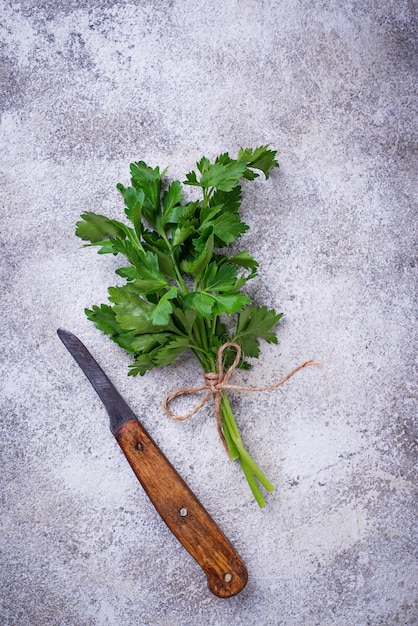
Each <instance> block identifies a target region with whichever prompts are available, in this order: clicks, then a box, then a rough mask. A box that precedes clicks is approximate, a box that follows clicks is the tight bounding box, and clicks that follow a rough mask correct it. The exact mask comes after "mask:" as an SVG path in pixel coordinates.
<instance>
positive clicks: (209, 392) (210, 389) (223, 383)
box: [163, 341, 321, 449]
mask: <svg viewBox="0 0 418 626" xmlns="http://www.w3.org/2000/svg"><path fill="white" fill-rule="evenodd" d="M230 347H232V348H234V349H235V353H236V354H235V359H234V361H233V363H232V364H231V365H230V366H229V368H228V369H227V370H226V372H224V369H223V362H222V361H223V353H224V351H225V350H226V349H227V348H230ZM240 358H241V347H240V346H239V345H238V344H237V343H235V342H234V341H227V342H226V343H224V344H223V345H222V346H221V347H220V348H219V350H218V371H217V372H205V373H204V374H203V378H204V381H205V384H204V385H203V386H202V387H181V388H180V389H177V390H176V391H173V392H172V393H170V394H169V395H168V396H167V397H166V399H165V400H164V402H163V410H164V413H165V414H166V415H168V416H169V417H171V418H172V419H174V420H177V421H183V420H187V419H189V418H190V417H193V415H196V413H198V411H200V409H201V408H203V407H204V406H205V404H206V403H207V401H208V400H209V398H210V397H211V396H214V399H215V419H216V427H217V430H218V433H219V436H220V438H221V440H222V442H223V444H224V446H225V448H226V449H227V445H226V441H225V437H224V434H223V432H222V427H221V400H222V392H223V391H224V390H225V389H235V390H236V391H270V390H271V389H277V387H281V386H282V385H284V383H285V382H287V381H288V380H289V378H291V377H292V376H294V375H295V374H296V373H297V372H299V371H300V370H302V369H304V368H305V367H310V366H314V367H319V368H321V364H320V363H318V362H317V361H314V359H309V360H308V361H304V362H303V363H301V364H300V365H298V366H297V367H295V368H294V369H292V370H291V371H290V372H289V373H288V374H286V376H284V377H283V378H282V379H281V380H279V381H278V382H276V383H273V384H272V385H267V386H264V387H248V386H245V385H231V384H230V382H229V380H230V378H231V376H232V374H233V373H234V371H235V369H236V368H237V365H238V363H239V361H240ZM203 391H205V392H206V393H205V395H204V396H203V397H202V399H201V400H200V402H198V404H196V406H195V407H194V408H193V409H192V410H191V411H189V413H186V414H184V415H176V414H175V413H173V412H172V411H171V409H170V404H171V402H172V401H173V400H175V398H179V397H180V396H185V395H193V394H198V393H202V392H203Z"/></svg>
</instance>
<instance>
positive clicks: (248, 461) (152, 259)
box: [76, 146, 282, 506]
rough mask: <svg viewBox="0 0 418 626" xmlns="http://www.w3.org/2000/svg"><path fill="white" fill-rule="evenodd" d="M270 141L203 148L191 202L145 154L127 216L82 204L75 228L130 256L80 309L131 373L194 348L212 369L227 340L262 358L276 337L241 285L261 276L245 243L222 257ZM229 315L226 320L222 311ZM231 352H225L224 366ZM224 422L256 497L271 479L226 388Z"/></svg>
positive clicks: (271, 156) (269, 162) (125, 192)
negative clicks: (118, 280)
mask: <svg viewBox="0 0 418 626" xmlns="http://www.w3.org/2000/svg"><path fill="white" fill-rule="evenodd" d="M275 157H276V152H275V151H273V150H270V149H269V147H268V146H260V147H259V148H256V149H255V150H252V149H245V150H243V149H241V150H240V151H239V153H238V156H237V158H236V159H232V158H231V157H230V156H229V155H228V153H224V154H221V155H220V156H219V157H218V158H217V159H216V160H215V161H214V162H213V163H211V162H210V161H209V160H208V159H207V158H205V157H203V158H202V159H201V160H200V161H199V162H198V163H197V164H196V166H197V171H192V172H189V173H188V174H187V176H186V180H185V181H184V185H190V186H193V187H198V188H200V192H201V196H202V198H201V199H199V200H195V201H191V202H187V201H186V200H185V199H184V196H183V188H182V185H181V183H180V182H179V181H178V180H175V181H173V182H171V183H170V184H167V183H166V182H165V174H166V170H164V171H162V172H160V169H159V168H158V167H156V168H154V169H153V168H151V167H149V166H148V165H146V164H145V163H144V162H142V161H139V162H137V163H132V164H131V166H130V172H131V186H129V187H125V186H124V185H122V184H118V185H117V188H118V190H119V191H120V193H121V195H122V197H123V199H124V203H125V214H126V217H127V219H128V220H129V222H130V224H129V225H127V224H125V223H124V222H120V221H118V220H115V219H110V218H108V217H106V216H104V215H99V214H97V213H93V212H87V213H83V214H82V215H81V218H82V220H81V221H79V222H77V230H76V234H77V235H78V236H79V237H80V238H81V239H83V240H84V241H89V242H90V244H87V245H92V246H99V254H107V253H109V254H114V255H118V254H121V255H122V256H124V257H125V258H126V259H127V262H128V263H127V265H124V266H123V267H120V268H119V269H117V270H116V273H117V274H118V275H119V276H121V277H122V278H123V279H124V280H125V281H126V282H125V284H123V285H122V286H116V287H109V301H110V303H111V304H101V305H100V306H93V307H92V308H91V309H86V315H87V317H88V319H89V320H91V321H92V322H94V323H95V324H96V326H97V328H98V329H99V330H101V331H103V332H104V333H105V334H107V335H109V336H110V338H111V339H112V340H113V341H115V342H116V343H117V344H119V345H120V346H121V347H122V348H123V349H124V350H126V352H127V353H128V354H131V355H133V363H132V364H131V365H130V371H129V374H130V375H131V376H136V375H137V374H141V375H143V374H145V372H147V371H148V370H151V369H153V368H155V367H160V366H162V365H169V364H170V363H172V362H173V361H174V360H175V358H176V357H177V356H178V355H179V354H180V353H182V352H183V351H184V350H191V352H192V353H193V354H194V356H195V357H196V359H197V360H198V361H199V363H200V365H201V367H202V369H203V371H204V372H214V371H216V369H217V354H218V350H219V348H220V347H221V346H222V345H223V344H224V343H226V342H227V341H233V342H235V343H237V344H239V346H240V347H241V351H242V356H241V359H240V362H239V364H238V367H241V368H244V369H248V368H249V367H250V365H249V363H248V361H246V357H258V355H259V353H260V344H259V339H260V338H261V339H264V340H266V341H268V342H271V343H277V337H276V335H275V334H274V332H272V328H273V327H274V326H275V324H276V323H277V322H278V320H279V319H280V318H281V316H282V314H277V313H276V312H275V311H274V310H268V309H267V307H265V306H257V305H254V304H251V300H250V298H249V297H248V296H247V295H246V294H245V293H243V292H242V289H243V287H244V286H245V284H246V282H247V281H248V280H251V279H253V278H254V277H255V276H256V275H257V267H258V263H257V261H256V260H255V259H254V258H253V257H252V256H251V255H250V254H249V253H248V251H246V250H244V251H242V252H238V253H235V254H233V255H232V256H227V255H226V254H225V248H226V247H227V245H228V244H231V243H233V242H234V241H236V240H237V239H238V238H239V237H240V236H241V235H242V234H243V233H244V232H245V231H246V230H247V229H248V226H247V225H246V224H245V223H244V222H242V221H241V219H240V216H239V208H240V204H241V197H242V193H241V184H240V183H241V181H242V180H243V179H246V180H249V181H251V180H254V179H255V178H256V177H258V175H259V174H258V173H257V171H261V172H263V173H264V175H265V177H266V178H268V177H269V175H270V172H271V170H272V169H273V168H275V167H278V163H277V161H276V159H275ZM228 318H229V319H228ZM234 358H235V351H234V349H233V348H231V347H229V348H227V349H226V350H225V351H224V355H223V365H224V369H226V368H227V367H229V366H230V365H231V363H232V362H233V361H234ZM220 410H221V427H222V432H223V434H224V437H225V441H226V443H227V447H228V450H229V454H230V457H231V459H238V460H239V463H240V464H241V467H242V470H243V472H244V474H245V477H246V479H247V481H248V483H249V486H250V488H251V490H252V492H253V494H254V497H255V498H256V500H257V502H258V504H259V505H260V506H264V504H265V499H264V497H263V494H262V492H261V490H260V485H261V486H263V487H264V488H265V489H266V490H267V491H273V490H274V488H273V486H272V485H271V483H270V482H269V480H268V479H267V478H266V476H265V475H264V473H263V472H262V471H261V470H260V469H259V467H258V466H257V465H256V463H255V462H254V460H253V459H252V458H251V456H250V455H249V453H248V452H247V450H246V449H245V447H244V444H243V442H242V439H241V437H240V434H239V431H238V427H237V424H236V422H235V419H234V416H233V413H232V410H231V406H230V403H229V400H228V396H227V394H226V392H225V391H223V392H222V400H221V404H220Z"/></svg>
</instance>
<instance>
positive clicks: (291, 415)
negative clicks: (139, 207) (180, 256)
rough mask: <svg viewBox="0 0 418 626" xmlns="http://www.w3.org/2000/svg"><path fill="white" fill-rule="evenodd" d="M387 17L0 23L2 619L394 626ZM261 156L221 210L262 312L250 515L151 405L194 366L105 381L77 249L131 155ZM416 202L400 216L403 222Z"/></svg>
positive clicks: (141, 5) (396, 257) (402, 148)
mask: <svg viewBox="0 0 418 626" xmlns="http://www.w3.org/2000/svg"><path fill="white" fill-rule="evenodd" d="M413 5H414V3H413V2H412V1H406V0H383V1H382V2H376V1H375V0H366V1H364V2H357V1H356V0H348V1H346V2H342V1H338V0H330V1H328V2H324V1H322V0H315V1H314V2H311V1H309V0H298V1H296V0H294V1H292V0H283V1H281V2H273V1H271V2H267V1H261V0H260V1H255V2H254V1H251V2H250V1H248V0H240V1H238V0H223V1H222V2H220V1H215V2H204V1H203V0H171V1H166V2H159V1H158V0H154V1H152V0H145V1H143V2H137V3H134V2H125V1H124V0H119V1H118V2H115V1H113V0H101V1H100V2H99V1H98V0H91V1H90V2H89V1H87V0H65V1H63V0H59V1H56V0H54V1H52V0H37V1H35V0H22V1H21V2H6V1H3V2H2V3H1V16H0V20H1V38H2V42H3V44H2V64H1V76H2V82H3V86H2V98H3V100H2V119H1V129H0V130H1V167H2V205H1V235H0V237H1V240H0V241H1V254H2V256H1V299H2V304H1V311H2V315H1V321H0V324H1V338H2V339H1V364H0V369H1V428H2V436H1V453H2V466H1V467H2V487H1V489H2V491H1V493H2V513H1V521H2V530H1V532H2V534H1V544H2V545H1V548H2V550H1V554H2V556H1V559H2V563H1V565H2V567H1V576H2V580H1V581H0V589H1V596H2V608H1V614H0V623H1V624H2V626H3V625H4V626H6V625H7V626H50V625H51V626H53V625H65V626H70V625H71V626H73V625H74V626H93V625H94V626H96V625H97V626H102V625H109V626H131V625H134V624H135V625H136V624H141V625H144V626H151V625H156V626H164V625H167V626H189V625H192V624H193V625H196V624H197V625H198V626H203V625H204V626H227V625H228V626H230V625H241V624H242V625H243V626H252V625H254V626H255V625H261V626H276V625H277V626H278V625H283V626H284V625H289V626H311V625H312V626H313V625H315V626H348V625H350V626H351V625H352V624H356V626H366V625H367V626H377V625H382V626H392V625H394V624H400V625H403V626H404V625H406V624H416V623H417V619H418V618H417V610H418V609H417V606H416V604H415V599H416V590H417V584H416V583H417V569H416V565H415V560H414V547H415V545H414V544H415V540H414V536H415V535H414V500H413V497H414V492H413V481H414V475H413V472H414V458H415V454H416V447H414V446H415V444H414V435H413V426H414V424H413V420H414V418H415V411H416V404H414V391H416V387H415V384H414V381H416V371H415V370H414V365H415V364H414V358H415V356H416V347H417V333H416V309H415V308H414V290H415V286H416V260H415V259H414V250H415V249H414V237H415V227H416V211H415V212H414V200H415V199H414V186H413V184H414V182H415V181H414V173H416V161H414V152H413V150H414V142H415V140H416V136H414V133H416V125H415V124H416V116H415V114H414V113H415V111H416V109H415V111H414V107H416V99H415V92H414V86H415V84H416V72H415V69H416V68H415V67H414V63H415V61H416V50H414V44H415V40H414V37H415V36H416V22H415V16H414V7H413ZM263 143H270V144H271V145H272V146H273V147H275V148H277V149H278V151H279V160H280V163H281V169H280V170H279V171H276V172H275V173H274V174H273V176H272V177H271V178H270V179H269V180H268V181H267V182H266V181H263V180H261V178H260V179H259V180H258V181H257V182H256V183H254V184H251V185H248V186H246V187H245V190H244V203H243V207H242V212H243V217H244V220H245V221H247V222H248V223H249V224H250V227H251V228H250V230H249V231H248V232H247V233H246V234H245V235H244V236H243V238H242V242H241V244H242V246H241V247H242V248H247V249H249V250H250V251H251V252H252V253H253V255H254V256H255V257H256V258H257V259H258V260H259V262H260V275H259V278H258V279H256V281H253V286H251V289H252V294H253V295H254V297H255V298H256V300H257V301H258V302H259V303H260V304H266V305H268V306H270V307H274V308H276V309H277V310H281V311H284V312H285V318H284V321H283V322H282V323H281V325H280V331H279V338H280V345H279V346H270V345H264V346H263V352H262V358H260V359H259V360H258V361H257V362H256V363H255V364H254V369H253V371H252V374H251V378H250V377H249V374H248V373H240V374H237V377H236V382H239V381H240V382H244V383H247V384H263V383H264V382H265V383H271V382H274V381H275V380H276V379H277V378H278V377H280V376H281V375H283V374H284V373H285V372H286V371H288V370H289V369H291V368H292V367H294V366H295V365H296V364H297V363H299V362H300V361H302V360H304V359H306V358H310V357H314V358H316V359H318V360H320V361H321V362H322V363H323V365H324V370H323V372H322V373H321V372H319V371H317V370H315V369H312V370H309V371H308V370H306V371H304V372H302V373H300V374H298V375H297V376H296V377H295V378H293V379H292V380H291V381H290V382H289V383H288V384H287V385H286V387H283V388H282V390H281V391H275V392H270V393H263V394H243V393H241V394H239V395H238V394H235V395H234V398H233V401H234V408H235V411H236V414H237V416H238V418H239V422H240V425H241V427H242V430H243V435H244V438H245V441H246V442H247V445H248V447H249V448H250V451H251V453H252V454H253V455H254V456H255V457H256V459H257V460H258V461H259V463H260V464H261V465H262V467H263V468H264V469H265V471H266V473H267V474H268V475H269V476H270V478H271V479H272V481H273V482H274V483H275V484H276V485H277V487H278V489H277V492H276V493H275V494H274V495H273V496H272V497H270V498H269V504H268V506H267V507H266V508H265V509H263V510H262V511H261V510H258V508H257V506H256V505H255V504H254V503H253V501H252V498H251V494H250V493H249V491H248V489H247V486H246V484H245V481H244V480H243V478H242V477H241V475H240V472H239V469H238V467H237V466H236V465H235V464H233V463H228V461H227V460H226V457H225V454H224V451H223V449H222V446H221V445H220V443H219V441H218V439H217V435H216V432H215V427H214V422H213V417H212V414H211V410H210V407H207V408H206V409H204V410H202V411H201V413H200V414H199V415H198V416H196V417H195V418H194V419H193V420H191V421H189V422H187V423H183V424H178V423H174V422H172V421H170V420H169V419H168V418H166V417H165V416H164V414H163V413H162V410H161V401H162V399H163V398H164V396H165V395H166V394H167V393H169V392H170V391H172V390H173V389H175V388H176V387H177V386H179V385H182V384H192V385H193V384H195V383H197V382H198V380H199V378H198V372H197V370H196V366H195V364H194V362H193V361H192V360H191V359H187V358H182V359H180V360H179V361H178V362H177V363H176V366H173V367H170V368H167V369H165V370H160V371H158V370H157V371H153V372H151V373H149V374H148V375H147V376H146V377H144V378H142V379H141V378H139V377H138V378H137V379H128V378H127V376H126V373H127V365H128V362H129V359H128V358H127V357H126V356H125V355H124V354H123V353H122V351H121V350H120V349H119V348H118V347H117V346H115V345H113V344H112V343H111V342H110V341H109V340H108V339H106V338H105V337H104V336H102V335H101V333H99V332H98V331H97V330H96V329H95V328H94V326H93V325H92V324H90V323H89V322H88V321H87V320H86V319H85V317H84V313H83V308H84V307H85V306H91V305H92V304H94V303H99V302H103V301H105V299H106V288H107V286H108V285H109V284H112V282H113V281H114V275H113V270H114V269H115V268H116V267H117V259H114V258H107V257H98V256H97V255H96V252H95V250H88V249H87V250H82V249H81V248H80V242H79V240H78V239H76V237H75V236H74V225H75V222H76V220H77V218H78V216H79V214H80V213H81V212H82V211H84V210H94V211H99V212H103V213H105V214H108V215H110V216H113V217H119V216H120V214H121V210H122V205H121V200H120V198H119V195H118V193H117V191H116V189H115V184H116V183H117V182H123V183H125V184H126V182H127V181H128V174H129V169H128V168H129V163H130V162H131V161H132V160H140V159H144V160H146V161H147V162H149V163H150V164H151V165H153V166H155V165H160V166H162V167H165V166H169V167H170V170H169V175H170V176H171V177H172V178H180V179H181V180H182V179H183V177H184V174H185V173H186V172H187V171H188V170H189V169H190V168H192V167H193V165H194V163H195V161H196V160H197V159H199V158H200V157H201V156H202V154H205V155H206V156H208V157H209V158H213V157H215V156H216V155H217V154H219V153H221V152H223V151H226V150H228V151H230V153H231V155H235V154H236V152H237V150H238V149H239V147H240V146H243V147H247V146H248V147H255V146H257V145H260V144H263ZM415 207H416V205H415ZM59 326H63V327H65V328H68V329H69V330H72V331H73V332H75V333H76V334H78V335H79V336H80V338H81V339H82V340H83V341H84V342H85V343H86V344H87V345H88V347H89V348H90V349H91V350H92V352H93V354H94V355H95V356H96V357H97V359H98V360H99V361H100V363H101V364H102V365H103V367H104V368H105V369H106V370H107V371H108V373H109V374H110V376H111V377H112V379H113V380H114V382H115V383H116V384H117V386H118V387H119V389H120V390H121V392H122V393H123V394H124V396H125V397H126V399H127V400H128V402H129V403H130V404H131V405H132V407H133V408H134V410H135V411H136V412H137V413H138V415H139V416H141V417H143V422H144V424H145V426H146V427H147V428H148V429H149V431H150V432H151V433H152V434H153V436H154V437H155V439H156V440H157V441H158V443H159V444H160V446H161V447H162V448H163V450H164V451H165V452H166V454H167V455H168V456H169V458H170V459H171V460H172V462H173V463H174V464H175V465H176V467H177V468H178V470H179V471H180V473H182V474H183V476H184V477H185V479H186V480H187V481H188V482H189V484H190V485H191V487H192V488H193V490H194V491H195V492H196V494H197V495H198V496H199V498H200V499H201V500H202V502H203V503H204V504H205V506H207V508H208V509H209V511H210V512H211V513H212V515H213V516H214V517H215V519H216V520H217V521H218V523H219V524H220V526H221V527H222V529H223V530H224V531H225V532H226V534H227V535H228V536H229V537H230V539H231V540H232V541H233V542H234V543H235V545H236V547H237V548H238V550H239V552H240V553H241V554H242V556H243V558H244V560H245V561H246V563H247V566H248V569H249V574H250V578H249V582H248V585H247V587H246V589H245V590H244V592H243V593H242V594H240V595H239V596H237V597H236V598H233V599H230V600H219V599H217V598H215V597H213V596H211V594H210V593H209V592H208V590H207V588H206V581H205V578H204V576H203V574H202V573H201V571H200V569H199V568H198V567H197V565H196V564H195V562H194V561H193V560H192V559H191V558H190V557H189V555H188V554H187V553H186V552H184V551H183V550H182V549H181V547H180V546H179V544H178V543H177V542H176V540H175V539H174V538H173V537H172V536H171V534H170V533H169V531H168V530H167V529H166V528H165V526H164V525H163V524H162V523H161V521H160V519H159V518H158V516H157V515H156V513H155V512H154V510H153V508H152V506H151V505H150V504H149V502H148V501H147V499H146V497H145V495H144V493H143V492H142V491H141V489H140V488H139V486H138V483H137V481H136V479H135V477H134V476H133V474H132V473H131V471H130V469H129V467H128V465H127V463H126V461H125V459H124V457H123V455H122V453H121V452H120V451H119V449H118V447H117V445H116V443H115V442H114V440H113V438H112V436H111V435H110V433H109V432H108V429H107V416H106V413H105V411H104V409H103V407H102V405H101V403H100V401H99V400H98V398H97V396H96V394H95V393H94V391H93V390H92V388H91V387H90V385H89V384H88V382H87V381H86V379H85V378H84V376H83V374H82V373H81V371H80V370H79V369H78V368H77V366H76V364H75V363H74V362H73V360H72V359H71V357H70V356H69V355H68V353H67V352H66V350H65V349H64V347H63V346H62V344H61V343H60V342H59V340H58V339H57V337H56V334H55V331H56V328H57V327H59Z"/></svg>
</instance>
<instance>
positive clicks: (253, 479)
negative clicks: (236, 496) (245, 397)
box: [221, 392, 274, 507]
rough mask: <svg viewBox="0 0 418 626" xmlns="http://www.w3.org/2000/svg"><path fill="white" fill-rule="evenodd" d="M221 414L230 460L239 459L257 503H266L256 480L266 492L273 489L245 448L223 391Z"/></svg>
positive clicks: (261, 504) (262, 504) (260, 504)
mask: <svg viewBox="0 0 418 626" xmlns="http://www.w3.org/2000/svg"><path fill="white" fill-rule="evenodd" d="M221 414H222V430H223V432H224V435H225V439H226V442H227V446H228V449H229V453H230V457H231V459H232V460H235V459H238V460H239V463H240V465H241V468H242V471H243V472H244V475H245V477H246V479H247V482H248V485H249V487H250V489H251V491H252V493H253V495H254V497H255V499H256V500H257V503H258V504H259V506H260V507H262V506H264V505H265V504H266V501H265V499H264V496H263V494H262V493H261V491H260V488H259V486H258V485H257V480H258V481H259V482H260V483H261V485H262V486H263V487H264V489H265V490H266V491H268V492H272V491H274V487H273V485H272V484H271V482H270V481H269V480H268V478H267V476H266V475H265V474H264V473H263V472H262V471H261V469H260V468H259V467H258V465H257V464H256V463H255V461H254V460H253V459H252V458H251V456H250V454H249V453H248V452H247V450H246V449H245V447H244V444H243V441H242V439H241V435H240V434H239V430H238V426H237V423H236V421H235V418H234V415H233V413H232V409H231V405H230V403H229V399H228V396H227V395H226V393H225V392H224V393H223V394H222V400H221Z"/></svg>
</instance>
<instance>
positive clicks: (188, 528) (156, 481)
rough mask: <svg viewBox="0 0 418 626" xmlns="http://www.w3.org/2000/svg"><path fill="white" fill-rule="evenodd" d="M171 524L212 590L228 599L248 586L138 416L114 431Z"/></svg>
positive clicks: (241, 567)
mask: <svg viewBox="0 0 418 626" xmlns="http://www.w3.org/2000/svg"><path fill="white" fill-rule="evenodd" d="M114 435H115V438H116V440H117V442H118V443H119V445H120V447H121V448H122V450H123V452H124V454H125V456H126V458H127V459H128V461H129V463H130V465H131V467H132V469H133V471H134V472H135V474H136V476H137V478H138V480H139V481H140V483H141V485H142V486H143V488H144V489H145V491H146V492H147V494H148V496H149V498H150V500H151V502H152V503H153V505H154V506H155V508H156V509H157V511H158V513H159V514H160V515H161V517H162V518H163V520H164V522H165V523H166V524H167V526H168V527H169V529H170V530H171V531H172V532H173V533H174V535H175V536H176V537H177V539H178V540H179V541H180V543H181V544H182V545H183V546H184V547H185V548H186V550H187V551H188V552H189V553H190V554H191V555H192V557H193V558H194V559H195V560H196V561H197V563H198V564H199V565H200V567H201V568H202V569H203V571H204V572H205V574H206V576H207V579H208V586H209V589H210V590H211V592H212V593H214V594H215V595H216V596H219V597H220V598H229V597H231V596H234V595H235V594H237V593H239V592H240V591H241V590H242V589H243V588H244V587H245V585H246V582H247V578H248V574H247V568H246V567H245V564H244V562H243V561H242V559H241V558H240V556H239V554H238V553H237V552H236V550H235V549H234V547H233V546H232V545H231V543H230V542H229V541H228V539H227V538H226V537H225V535H224V534H223V532H222V531H221V530H220V528H219V527H218V526H217V525H216V523H215V522H214V521H213V519H212V518H211V517H210V515H209V513H208V512H207V511H206V509H205V508H204V507H203V506H202V505H201V504H200V502H199V500H198V499H197V498H196V496H195V495H194V493H193V492H192V491H191V490H190V489H189V487H188V486H187V485H186V483H185V482H184V480H183V479H182V478H181V476H180V475H179V474H178V473H177V471H176V470H175V469H174V467H173V466H172V465H171V463H170V462H169V461H168V459H167V458H166V457H165V456H164V454H163V453H162V452H161V450H160V449H159V447H158V446H157V444H156V443H155V442H154V441H153V440H152V439H151V437H150V436H149V435H148V433H147V432H146V430H145V429H144V428H143V426H142V425H141V424H140V422H138V420H129V421H127V422H125V423H124V424H122V426H120V427H119V428H118V429H117V430H116V432H115V433H114Z"/></svg>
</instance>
